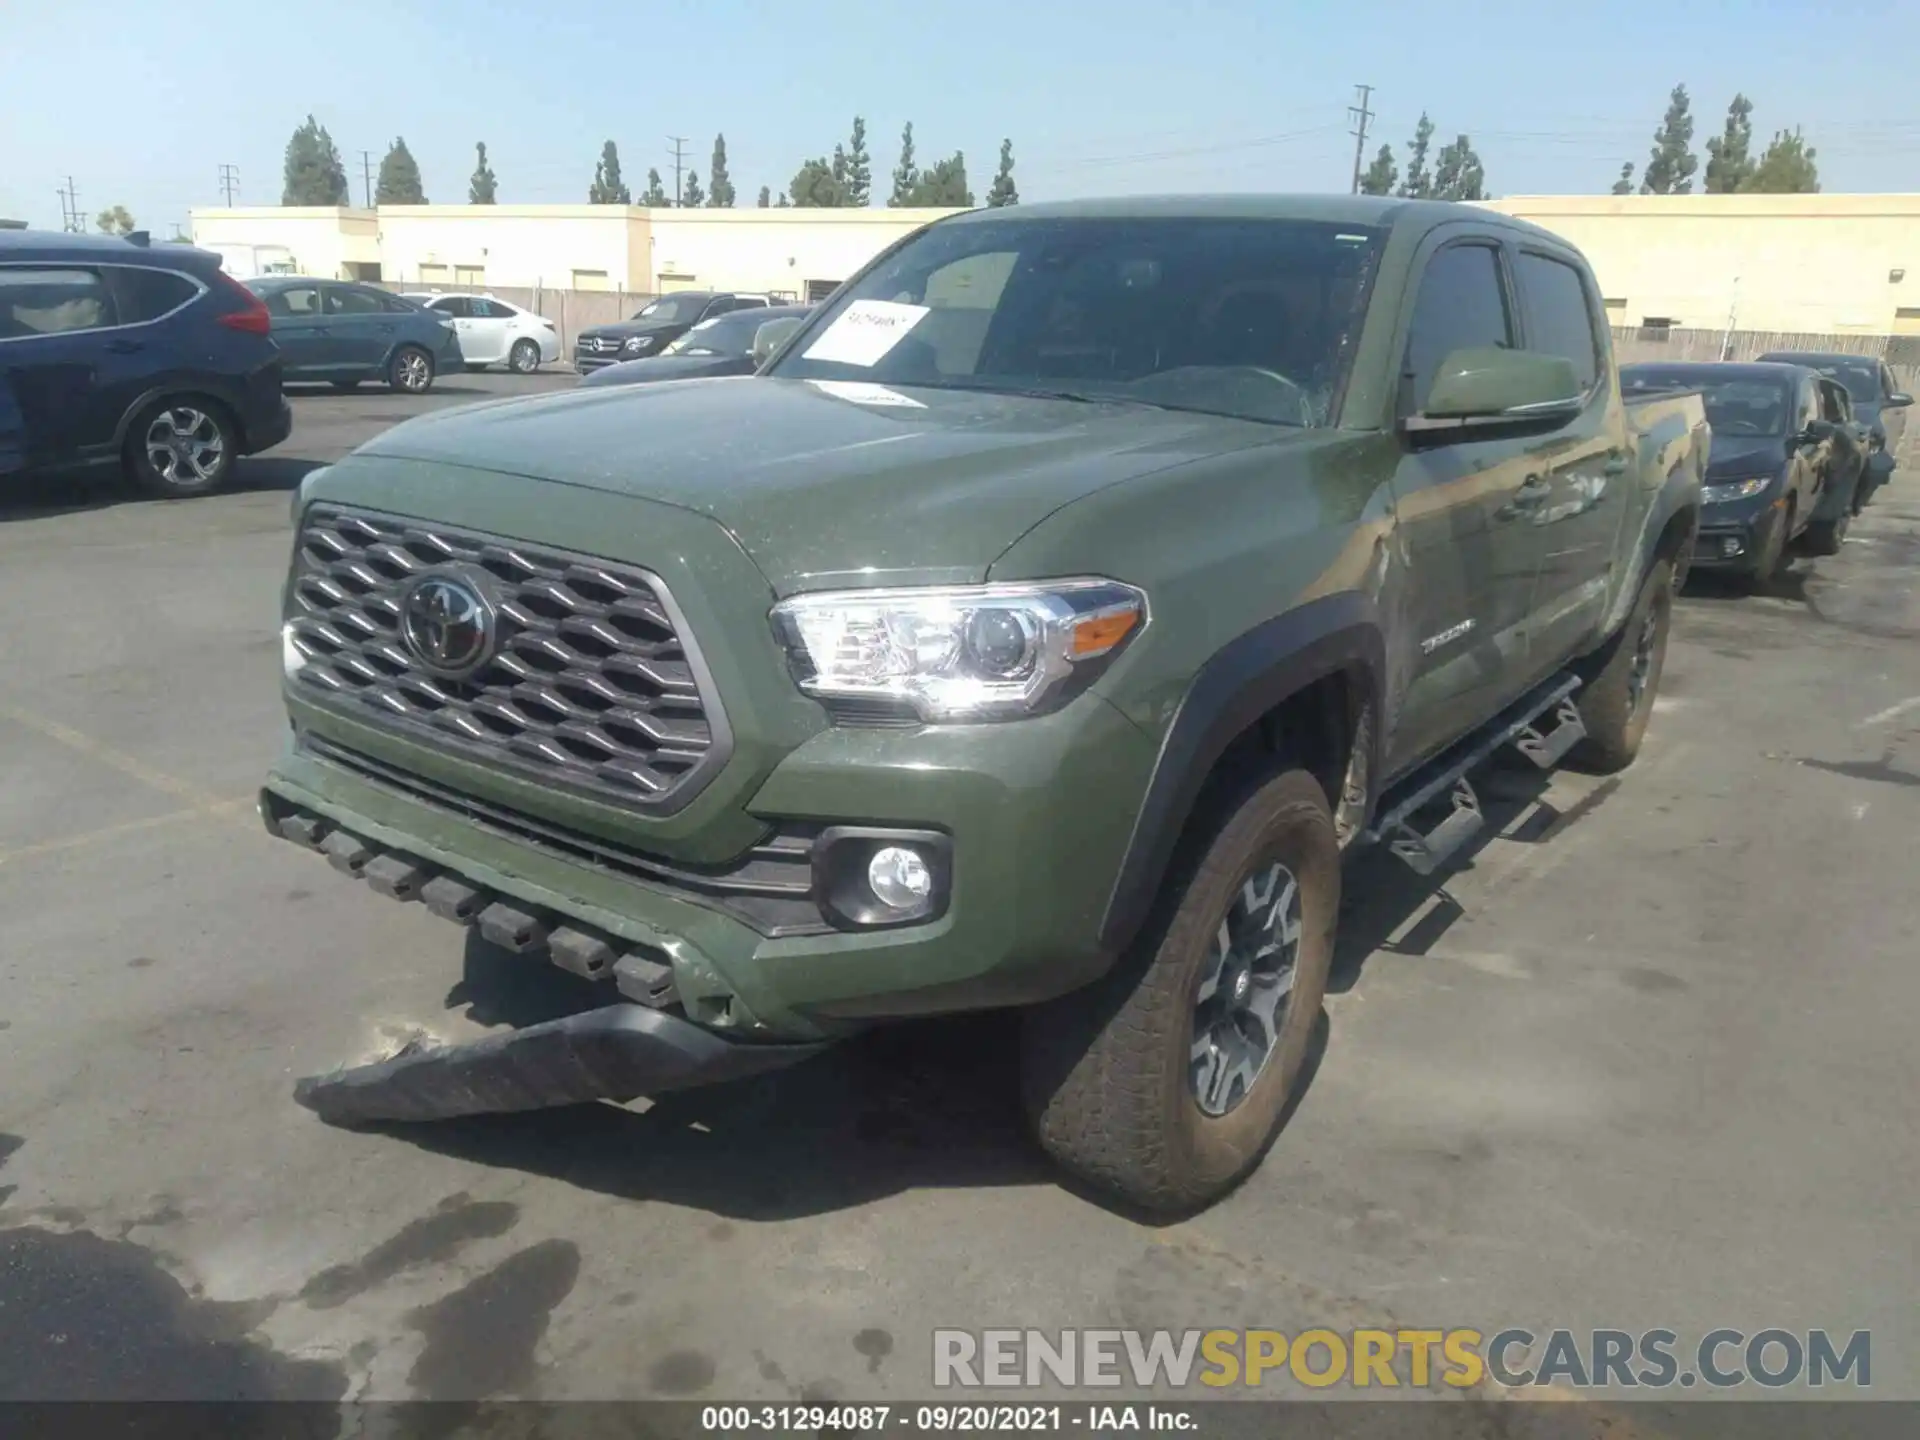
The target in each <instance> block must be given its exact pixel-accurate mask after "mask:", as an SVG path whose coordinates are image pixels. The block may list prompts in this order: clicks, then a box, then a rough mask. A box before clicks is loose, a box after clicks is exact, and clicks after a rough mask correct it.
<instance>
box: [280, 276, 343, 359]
mask: <svg viewBox="0 0 1920 1440" xmlns="http://www.w3.org/2000/svg"><path fill="white" fill-rule="evenodd" d="M261 299H262V300H263V301H264V302H265V303H266V307H267V314H268V315H269V316H270V317H271V318H272V322H273V343H274V344H275V345H278V346H279V347H280V354H281V358H282V364H283V366H284V368H285V374H286V377H287V378H288V379H289V380H315V379H320V378H323V377H325V376H327V375H330V374H332V373H333V372H334V370H336V369H337V368H338V366H339V361H338V360H337V359H336V352H335V351H334V348H333V337H332V333H331V330H330V329H329V327H328V325H327V319H326V316H324V315H322V314H321V313H320V286H319V285H318V284H317V283H315V282H313V281H301V282H300V283H298V284H295V285H279V286H275V287H274V288H273V289H271V290H268V291H266V292H265V293H264V294H263V295H262V296H261Z"/></svg>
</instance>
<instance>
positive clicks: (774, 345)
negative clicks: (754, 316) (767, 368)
mask: <svg viewBox="0 0 1920 1440" xmlns="http://www.w3.org/2000/svg"><path fill="white" fill-rule="evenodd" d="M804 323H805V322H804V321H803V320H802V319H801V317H800V316H798V315H787V316H784V317H782V318H781V319H779V320H769V321H767V323H766V324H764V325H762V326H761V327H760V328H759V329H758V330H756V331H754V332H753V368H754V369H756V370H758V369H759V368H760V367H761V366H762V365H764V364H766V363H767V361H768V360H769V359H771V358H772V356H773V352H774V351H776V350H778V349H779V348H780V347H781V346H782V345H784V344H786V343H787V341H789V340H791V339H792V338H793V332H794V331H796V330H798V329H799V328H800V327H801V325H802V324H804Z"/></svg>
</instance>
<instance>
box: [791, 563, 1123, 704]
mask: <svg viewBox="0 0 1920 1440" xmlns="http://www.w3.org/2000/svg"><path fill="white" fill-rule="evenodd" d="M1146 621H1147V597H1146V595H1145V594H1144V593H1143V592H1142V591H1140V590H1136V589H1135V588H1134V587H1133V586H1131V585H1122V584H1120V583H1119V582H1117V581H1113V580H1096V579H1089V580H1056V581H1042V582H1036V583H1033V584H1019V585H976V586H965V587H956V588H951V589H924V590H918V589H916V590H844V591H835V592H830V593H823V594H819V595H800V596H796V597H795V598H793V599H791V600H785V601H782V602H781V603H780V604H778V605H776V606H774V608H773V627H774V633H775V634H776V635H777V636H778V637H779V639H780V642H781V644H782V645H784V646H785V647H786V650H787V656H788V660H789V662H790V664H791V665H792V667H793V674H794V679H795V681H796V682H797V683H798V684H799V686H800V688H801V689H802V690H804V691H806V693H807V694H809V695H813V696H815V697H817V698H820V699H823V700H835V699H838V700H879V701H883V702H893V703H894V704H898V705H901V706H905V707H909V708H910V709H911V710H912V711H914V712H915V713H917V714H918V715H919V717H920V718H921V719H922V720H926V721H942V720H1010V719H1015V718H1018V717H1019V716H1022V715H1033V714H1037V713H1039V712H1041V711H1043V710H1046V709H1049V708H1051V707H1052V706H1053V705H1055V704H1059V703H1062V702H1064V701H1065V700H1066V699H1068V698H1070V697H1071V696H1073V695H1075V694H1077V693H1078V692H1079V691H1080V690H1081V689H1083V688H1085V686H1086V684H1087V683H1089V682H1090V681H1091V680H1092V679H1093V677H1094V676H1095V675H1096V674H1098V673H1099V671H1100V670H1102V669H1104V668H1105V667H1106V665H1107V664H1108V663H1109V662H1110V661H1111V660H1112V659H1113V657H1114V656H1115V655H1117V654H1118V653H1119V651H1120V649H1121V647H1122V646H1124V645H1125V644H1126V643H1127V641H1128V640H1130V639H1131V638H1132V637H1133V636H1134V635H1135V634H1136V633H1138V632H1139V631H1140V630H1141V629H1142V628H1143V627H1144V626H1145V624H1146Z"/></svg>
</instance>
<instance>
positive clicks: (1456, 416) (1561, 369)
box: [1403, 347, 1585, 432]
mask: <svg viewBox="0 0 1920 1440" xmlns="http://www.w3.org/2000/svg"><path fill="white" fill-rule="evenodd" d="M1584 404H1585V391H1584V390H1583V388H1582V386H1581V384H1580V376H1579V372H1577V371H1576V370H1575V369H1574V368H1573V362H1572V361H1571V360H1568V359H1566V358H1565V357H1564V356H1560V355H1541V354H1538V353H1535V352H1533V351H1529V350H1504V349H1499V348H1497V347H1496V348H1491V349H1478V348H1475V349H1466V350H1455V351H1454V352H1453V353H1452V354H1450V355H1448V356H1447V357H1446V359H1444V360H1442V361H1441V362H1440V368H1439V370H1438V371H1436V372H1435V374H1434V379H1433V389H1432V390H1431V391H1430V392H1429V393H1428V395H1427V403H1426V406H1425V407H1424V408H1423V409H1422V410H1421V411H1420V413H1419V414H1418V415H1414V416H1410V417H1408V419H1407V420H1406V421H1405V422H1403V423H1404V425H1405V427H1406V428H1407V429H1409V430H1411V431H1416V432H1418V431H1435V430H1440V431H1445V430H1452V429H1460V428H1463V427H1466V428H1480V427H1482V426H1486V425H1521V424H1541V423H1553V422H1564V421H1567V420H1571V419H1572V418H1573V417H1574V416H1576V415H1578V414H1579V413H1580V410H1581V407H1582V406H1583V405H1584Z"/></svg>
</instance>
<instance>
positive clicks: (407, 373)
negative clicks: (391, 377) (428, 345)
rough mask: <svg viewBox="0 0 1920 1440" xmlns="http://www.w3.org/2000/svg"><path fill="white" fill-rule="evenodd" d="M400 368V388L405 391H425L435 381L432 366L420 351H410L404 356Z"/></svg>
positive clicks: (401, 358)
mask: <svg viewBox="0 0 1920 1440" xmlns="http://www.w3.org/2000/svg"><path fill="white" fill-rule="evenodd" d="M399 368H400V386H401V388H402V389H404V390H413V391H416V392H417V391H421V390H424V389H426V388H427V385H428V384H429V383H430V382H431V381H432V379H433V366H432V364H431V363H430V362H429V361H428V359H427V357H426V356H425V355H422V354H421V353H420V352H419V351H418V350H409V351H407V352H406V353H405V354H404V355H402V356H401V357H400V366H399Z"/></svg>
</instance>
